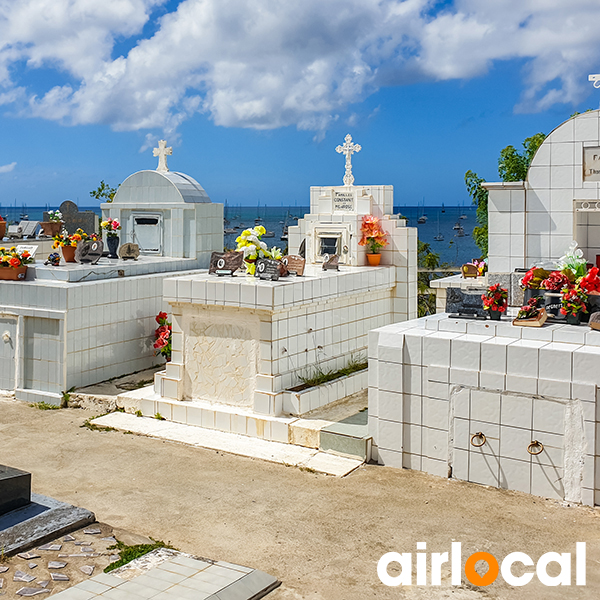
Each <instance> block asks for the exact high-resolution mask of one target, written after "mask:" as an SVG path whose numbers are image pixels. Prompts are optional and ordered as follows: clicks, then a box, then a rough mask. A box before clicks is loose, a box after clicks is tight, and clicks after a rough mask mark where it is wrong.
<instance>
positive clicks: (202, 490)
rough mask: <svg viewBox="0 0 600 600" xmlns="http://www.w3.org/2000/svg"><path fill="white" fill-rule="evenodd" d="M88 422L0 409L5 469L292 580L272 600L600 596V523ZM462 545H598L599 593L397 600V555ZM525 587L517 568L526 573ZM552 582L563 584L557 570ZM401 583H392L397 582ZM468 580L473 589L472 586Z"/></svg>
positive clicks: (416, 482)
mask: <svg viewBox="0 0 600 600" xmlns="http://www.w3.org/2000/svg"><path fill="white" fill-rule="evenodd" d="M92 415H93V413H92V412H90V411H88V410H84V409H63V410H52V411H41V410H38V409H36V408H32V407H30V406H29V405H27V404H24V403H21V402H18V401H11V400H0V460H1V462H2V463H5V464H8V465H11V466H14V467H17V468H20V469H25V470H28V471H31V472H32V473H33V488H34V491H35V492H37V493H40V494H44V495H48V496H52V497H54V498H57V499H59V500H63V501H65V502H70V503H72V504H76V505H78V506H83V507H85V508H87V509H89V510H92V511H93V512H94V513H95V514H96V517H97V519H98V521H101V522H103V523H107V524H109V525H110V526H112V527H118V528H122V529H125V530H128V531H131V532H135V533H137V534H140V535H144V536H151V537H153V538H155V539H160V540H163V541H165V542H170V543H172V544H173V545H174V546H176V547H177V548H179V549H180V550H182V551H185V552H190V553H192V554H195V555H200V556H205V557H208V558H212V559H215V560H225V561H229V562H233V563H238V564H242V565H246V566H249V567H254V568H257V569H261V570H263V571H266V572H267V573H270V574H272V575H275V576H276V577H278V578H279V579H281V580H282V581H283V585H282V587H281V588H280V589H278V590H276V591H275V592H273V593H272V594H271V595H270V596H269V598H270V599H271V600H298V599H304V598H307V599H313V600H337V599H340V600H341V599H344V600H364V599H366V598H378V599H388V598H389V599H397V598H411V599H412V598H415V599H421V598H423V599H425V598H427V599H430V598H432V599H438V598H454V599H457V600H463V599H464V600H471V599H473V600H476V599H479V598H503V599H504V598H510V599H513V598H514V599H517V598H518V599H530V598H531V599H538V598H539V599H542V598H543V599H558V598H561V599H565V598H566V599H570V598H573V599H586V598H597V597H598V596H599V594H600V569H599V566H600V520H599V519H598V517H599V515H600V511H598V510H592V509H589V508H585V507H570V508H569V507H564V506H561V505H560V504H559V503H557V502H554V501H549V500H544V499H541V498H536V497H533V496H527V495H524V494H519V493H514V492H506V491H501V490H494V489H489V488H485V487H482V486H477V485H472V484H467V483H462V482H456V481H448V480H445V479H441V478H437V477H432V476H428V475H425V474H422V473H417V472H411V471H407V470H396V469H391V468H386V467H379V466H376V465H366V466H363V467H361V468H360V469H358V470H357V471H355V472H354V473H352V474H351V475H349V476H348V477H346V478H343V479H339V478H334V477H327V476H323V475H316V474H314V473H309V472H303V471H300V470H298V469H296V468H292V467H285V466H282V465H277V464H272V463H266V462H263V461H259V460H253V459H248V458H241V457H237V456H232V455H228V454H223V453H218V452H215V451H211V450H204V449H198V448H190V447H187V446H184V445H178V444H173V443H169V442H163V441H159V440H155V439H151V438H145V437H140V436H136V435H130V434H129V435H128V434H124V433H120V432H114V431H113V432H97V431H90V430H88V429H86V428H82V427H81V425H82V424H83V422H84V421H85V419H87V418H89V417H90V416H92ZM421 541H425V542H427V550H428V551H430V552H445V551H449V550H450V544H451V542H452V541H460V542H462V544H463V560H465V559H466V557H467V556H469V555H470V554H472V553H473V552H476V551H488V552H491V553H492V554H494V556H496V557H497V558H498V559H500V560H501V559H502V558H503V557H504V556H506V555H507V554H509V553H510V552H514V551H520V552H526V553H528V554H529V555H530V556H531V557H532V558H533V559H534V560H537V558H538V557H539V556H540V555H541V554H543V553H544V552H548V551H554V552H571V553H574V552H575V543H576V542H578V541H584V542H587V583H588V584H587V586H586V587H575V586H574V585H573V586H571V587H563V586H559V587H546V586H543V585H542V584H541V583H539V582H538V581H537V579H536V578H534V580H533V582H532V583H530V584H528V585H526V586H525V587H519V588H511V587H509V586H508V585H507V584H505V583H504V582H503V581H502V579H501V577H499V578H498V579H497V581H496V582H495V583H493V584H492V585H490V586H488V587H487V588H474V587H473V586H470V584H469V585H468V586H467V585H464V586H463V587H461V588H451V587H450V586H449V582H448V581H447V579H448V578H447V577H445V578H444V579H445V581H444V582H443V585H442V587H441V588H434V587H431V586H425V587H421V586H413V587H410V588H404V587H402V588H399V587H395V588H390V587H386V586H384V585H383V584H382V583H381V582H380V581H379V579H378V577H377V572H376V566H377V561H378V560H379V558H380V557H381V556H382V555H383V554H384V553H386V552H390V551H396V552H416V543H417V542H421ZM514 572H515V574H519V572H518V569H515V570H514ZM549 572H550V573H551V574H552V573H554V574H556V572H557V571H554V572H552V571H551V569H549ZM390 573H391V574H393V571H392V570H390ZM463 580H464V578H463Z"/></svg>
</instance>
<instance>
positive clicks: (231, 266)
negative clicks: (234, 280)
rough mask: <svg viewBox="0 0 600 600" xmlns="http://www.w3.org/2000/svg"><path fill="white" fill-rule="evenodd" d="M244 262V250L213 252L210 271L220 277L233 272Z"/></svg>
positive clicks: (231, 274)
mask: <svg viewBox="0 0 600 600" xmlns="http://www.w3.org/2000/svg"><path fill="white" fill-rule="evenodd" d="M243 264H244V254H243V252H213V253H212V254H211V256H210V267H209V269H208V272H209V273H211V274H212V273H214V274H216V275H218V276H219V277H223V276H225V275H230V276H231V277H233V274H234V273H235V272H236V271H237V270H238V269H239V268H241V267H242V265H243Z"/></svg>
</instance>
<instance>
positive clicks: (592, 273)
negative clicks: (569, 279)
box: [578, 267, 600, 294]
mask: <svg viewBox="0 0 600 600" xmlns="http://www.w3.org/2000/svg"><path fill="white" fill-rule="evenodd" d="M598 270H599V269H598V267H592V268H591V269H590V270H589V271H588V274H587V275H585V277H582V278H581V279H580V280H579V283H578V285H579V287H580V288H581V289H582V290H584V291H585V292H586V293H587V294H592V293H594V292H596V293H600V277H598Z"/></svg>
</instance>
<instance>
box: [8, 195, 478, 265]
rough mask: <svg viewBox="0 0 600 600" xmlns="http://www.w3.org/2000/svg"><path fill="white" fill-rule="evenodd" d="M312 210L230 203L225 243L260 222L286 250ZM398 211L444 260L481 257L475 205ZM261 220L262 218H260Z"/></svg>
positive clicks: (11, 215) (32, 213)
mask: <svg viewBox="0 0 600 600" xmlns="http://www.w3.org/2000/svg"><path fill="white" fill-rule="evenodd" d="M48 208H50V209H53V208H55V207H52V206H50V207H47V206H45V207H42V206H37V207H36V206H21V207H16V206H13V207H2V206H0V215H2V217H4V218H5V219H7V220H8V221H9V222H18V221H19V220H21V218H22V216H27V217H28V218H29V219H30V220H33V221H41V220H42V213H43V212H44V211H45V210H48ZM80 210H93V211H94V212H95V213H96V214H98V215H100V213H101V211H100V208H99V207H97V206H80ZM308 211H309V207H308V206H261V207H251V206H241V207H240V206H237V207H236V206H233V207H232V206H228V207H226V210H225V223H224V227H225V228H234V227H237V228H238V229H236V230H235V233H226V234H225V240H224V241H225V246H226V247H228V248H234V247H235V245H236V243H235V238H236V237H237V236H238V235H239V234H240V232H241V231H242V230H243V229H246V228H248V227H254V225H255V224H260V225H262V226H263V227H265V229H266V230H267V231H269V232H273V237H271V238H266V239H265V242H267V244H268V245H269V246H278V247H280V248H282V249H283V248H285V247H286V245H287V242H286V241H284V240H282V239H281V234H282V232H283V229H284V227H285V226H286V225H288V226H291V225H296V223H297V220H298V219H299V218H302V217H303V216H304V214H305V213H307V212H308ZM394 212H395V213H397V214H402V215H403V216H406V217H408V226H409V227H417V228H418V231H419V239H420V240H422V241H424V242H427V243H428V244H430V245H431V249H432V250H433V251H434V252H436V253H438V254H439V255H440V261H441V262H444V263H449V264H451V265H453V266H458V265H461V264H463V263H465V262H469V261H470V260H472V259H473V258H477V257H479V256H480V252H479V248H477V246H476V245H475V242H474V241H473V238H472V236H471V234H472V232H473V228H474V227H475V226H476V222H475V207H473V206H468V207H460V206H447V207H445V208H444V207H441V206H428V207H425V208H423V207H419V206H402V207H395V208H394ZM422 216H426V217H427V219H426V221H425V223H418V219H419V217H422ZM461 217H464V218H461ZM257 219H260V220H259V221H257ZM457 223H458V224H460V225H461V226H462V228H463V230H464V236H462V237H461V236H459V235H458V233H459V232H458V230H456V229H454V226H455V225H456V224H457ZM438 234H441V235H442V236H443V238H444V239H443V240H441V241H437V240H435V236H437V235H438Z"/></svg>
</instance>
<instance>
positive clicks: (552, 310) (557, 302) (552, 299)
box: [544, 290, 562, 319]
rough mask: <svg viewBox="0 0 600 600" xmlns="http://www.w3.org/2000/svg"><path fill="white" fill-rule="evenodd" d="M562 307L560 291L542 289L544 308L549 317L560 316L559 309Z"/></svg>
mask: <svg viewBox="0 0 600 600" xmlns="http://www.w3.org/2000/svg"><path fill="white" fill-rule="evenodd" d="M561 307H562V294H561V293H560V292H551V291H548V290H545V291H544V308H545V309H546V312H547V313H548V316H549V317H553V318H555V319H556V318H559V317H562V315H561V314H560V309H561Z"/></svg>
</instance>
